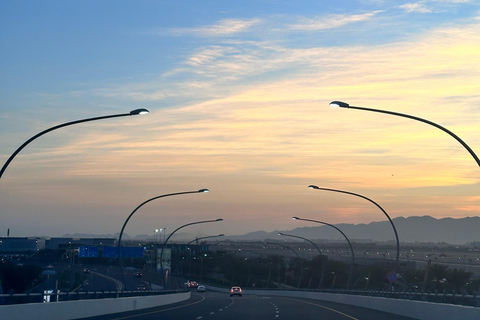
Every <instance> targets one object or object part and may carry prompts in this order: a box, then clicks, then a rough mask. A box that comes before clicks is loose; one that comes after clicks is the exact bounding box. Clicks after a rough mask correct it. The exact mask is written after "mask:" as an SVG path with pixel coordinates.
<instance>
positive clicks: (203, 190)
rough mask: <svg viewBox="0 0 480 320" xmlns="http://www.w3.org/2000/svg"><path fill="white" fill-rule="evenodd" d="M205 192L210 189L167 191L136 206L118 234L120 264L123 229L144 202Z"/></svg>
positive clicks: (120, 260) (119, 259)
mask: <svg viewBox="0 0 480 320" xmlns="http://www.w3.org/2000/svg"><path fill="white" fill-rule="evenodd" d="M204 192H209V191H208V189H200V190H195V191H184V192H175V193H167V194H163V195H160V196H156V197H153V198H150V199H148V200H147V201H144V202H142V203H141V204H140V205H139V206H138V207H136V208H135V210H133V211H132V213H130V215H129V216H128V217H127V219H126V220H125V222H124V223H123V226H122V230H121V231H120V235H119V236H118V243H117V256H118V261H119V265H121V262H122V259H121V242H122V235H123V231H124V230H125V227H126V226H127V223H128V220H130V218H131V217H132V216H133V214H134V213H135V212H137V210H138V209H140V208H141V207H142V206H143V205H144V204H147V203H149V202H150V201H153V200H155V199H159V198H165V197H170V196H177V195H182V194H190V193H204Z"/></svg>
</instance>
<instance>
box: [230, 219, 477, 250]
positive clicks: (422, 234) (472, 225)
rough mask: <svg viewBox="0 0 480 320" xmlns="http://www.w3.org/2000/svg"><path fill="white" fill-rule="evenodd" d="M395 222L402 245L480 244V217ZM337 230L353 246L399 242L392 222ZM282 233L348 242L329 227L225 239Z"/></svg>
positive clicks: (251, 236) (270, 236)
mask: <svg viewBox="0 0 480 320" xmlns="http://www.w3.org/2000/svg"><path fill="white" fill-rule="evenodd" d="M392 220H393V223H394V225H395V228H396V229H397V233H398V237H399V240H400V242H433V243H441V242H446V243H449V244H464V243H468V242H475V241H476V242H480V217H467V218H460V219H453V218H444V219H435V218H433V217H430V216H423V217H407V218H404V217H399V218H395V219H392ZM312 224H313V223H312ZM313 225H314V224H313ZM335 226H336V227H338V228H339V229H340V230H342V232H343V233H345V234H346V236H347V237H348V239H349V240H350V241H351V242H354V241H355V240H358V241H368V240H371V241H382V242H383V241H395V235H394V232H393V228H392V226H391V224H390V222H389V221H388V220H385V221H380V222H371V223H369V224H346V223H342V224H336V225H335ZM278 232H284V233H288V234H293V235H297V236H301V237H304V238H307V239H309V240H317V239H318V240H344V239H345V238H344V237H343V236H342V234H341V233H340V232H338V231H337V230H335V229H334V228H332V227H329V226H325V225H318V226H312V227H302V228H296V229H293V230H282V231H274V232H265V231H257V232H251V233H248V234H245V235H241V236H228V237H225V239H229V240H258V241H261V240H265V239H277V240H280V239H283V240H285V237H284V236H279V235H278ZM291 239H292V238H290V240H291Z"/></svg>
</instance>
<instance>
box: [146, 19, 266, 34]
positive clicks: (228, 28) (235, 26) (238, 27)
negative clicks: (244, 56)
mask: <svg viewBox="0 0 480 320" xmlns="http://www.w3.org/2000/svg"><path fill="white" fill-rule="evenodd" d="M260 23H261V20H260V19H245V20H241V19H225V20H220V21H219V22H218V23H216V24H214V25H210V26H203V27H196V28H171V29H167V30H164V29H162V30H156V31H154V32H155V33H161V34H164V32H166V33H167V34H169V35H174V36H183V35H193V36H196V37H223V36H229V35H233V34H237V33H242V32H247V31H249V30H250V28H251V27H253V26H255V25H258V24H260Z"/></svg>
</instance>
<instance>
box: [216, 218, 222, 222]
mask: <svg viewBox="0 0 480 320" xmlns="http://www.w3.org/2000/svg"><path fill="white" fill-rule="evenodd" d="M215 221H223V219H222V218H219V219H217V220H215Z"/></svg>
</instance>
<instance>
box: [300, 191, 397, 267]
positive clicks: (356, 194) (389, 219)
mask: <svg viewBox="0 0 480 320" xmlns="http://www.w3.org/2000/svg"><path fill="white" fill-rule="evenodd" d="M308 188H309V189H315V190H325V191H333V192H340V193H345V194H350V195H352V196H357V197H360V198H363V199H365V200H368V201H370V202H371V203H373V204H374V205H376V206H377V207H378V208H379V209H380V210H381V211H382V212H383V213H384V214H385V216H386V217H387V219H388V221H390V224H391V225H392V228H393V232H394V233H395V240H396V241H397V256H396V259H395V270H394V271H397V268H398V258H399V257H400V241H399V240H398V233H397V228H395V224H394V223H393V221H392V219H391V218H390V216H389V215H388V213H387V212H386V211H385V210H384V209H383V208H382V207H381V206H380V205H379V204H378V203H376V202H375V201H373V200H372V199H370V198H367V197H365V196H362V195H361V194H358V193H353V192H348V191H343V190H336V189H328V188H319V187H317V186H315V185H309V186H308ZM310 221H314V220H310ZM316 222H318V221H316ZM322 223H323V222H322ZM325 224H326V223H325ZM332 227H334V228H336V227H335V226H333V225H332ZM336 229H337V228H336ZM337 230H338V231H340V230H339V229H337ZM340 232H341V231H340ZM342 234H343V232H342ZM344 236H345V235H344ZM345 238H346V237H345ZM347 241H348V239H347ZM349 243H350V241H349ZM352 254H353V250H352Z"/></svg>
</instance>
